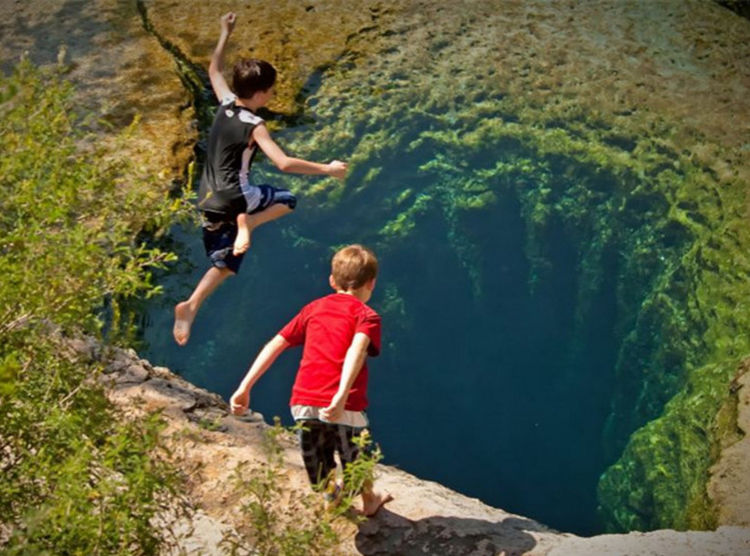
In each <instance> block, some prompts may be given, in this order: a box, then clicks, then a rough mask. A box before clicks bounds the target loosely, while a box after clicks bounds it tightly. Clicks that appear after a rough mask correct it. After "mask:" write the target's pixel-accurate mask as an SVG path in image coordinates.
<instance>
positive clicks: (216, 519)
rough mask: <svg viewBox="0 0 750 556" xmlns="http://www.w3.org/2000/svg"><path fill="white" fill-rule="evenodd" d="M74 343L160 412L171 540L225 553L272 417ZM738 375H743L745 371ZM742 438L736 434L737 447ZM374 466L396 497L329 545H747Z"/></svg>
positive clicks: (742, 535) (408, 548)
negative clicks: (580, 515)
mask: <svg viewBox="0 0 750 556" xmlns="http://www.w3.org/2000/svg"><path fill="white" fill-rule="evenodd" d="M75 343H76V348H77V350H78V351H80V352H82V353H84V354H85V355H86V356H87V357H90V358H92V359H95V360H98V361H101V362H102V363H103V367H104V373H103V375H102V376H101V380H102V381H103V382H104V383H105V384H106V385H107V387H108V389H109V392H110V398H111V400H112V401H113V402H114V403H115V404H116V405H117V406H119V407H120V408H122V410H123V412H124V414H125V415H129V416H136V415H145V414H150V413H155V412H159V413H160V414H161V415H162V417H163V419H164V421H165V425H166V426H165V428H164V431H163V435H164V438H165V441H166V444H167V447H168V449H169V452H170V454H171V456H170V457H171V458H172V460H173V462H174V463H175V464H176V465H177V466H178V467H179V468H180V469H182V470H184V473H185V477H186V490H185V492H184V493H183V495H184V496H185V497H186V499H188V500H189V503H190V505H191V506H192V507H193V508H194V511H193V512H191V515H190V517H182V518H179V519H177V518H172V522H171V523H172V529H173V531H174V532H175V533H176V536H177V539H178V543H177V544H178V546H177V548H175V549H174V550H175V553H189V554H224V553H229V549H228V548H227V549H225V548H224V545H222V540H223V539H226V538H227V537H228V536H229V535H239V538H242V534H243V533H242V532H243V530H246V529H247V519H248V518H247V517H246V514H244V513H243V511H241V508H242V505H243V504H244V503H246V501H247V497H246V496H243V495H241V494H239V493H238V492H236V490H237V487H236V482H235V481H236V476H235V470H237V469H240V468H243V469H249V470H251V471H252V470H253V469H256V470H257V469H260V468H262V467H263V466H264V465H267V460H266V456H265V454H264V450H263V448H262V446H263V437H264V434H263V432H264V430H267V428H268V427H269V425H267V424H266V423H265V422H264V420H263V418H262V416H261V415H260V414H258V413H253V414H251V415H249V416H247V417H243V418H237V417H233V416H232V415H230V414H229V412H228V407H227V404H226V402H225V401H224V400H223V399H222V398H221V397H219V396H218V395H216V394H213V393H211V392H208V391H206V390H203V389H201V388H198V387H196V386H194V385H193V384H190V383H189V382H187V381H185V380H183V379H182V378H180V377H179V376H177V375H175V374H174V373H172V372H171V371H170V370H169V369H166V368H164V367H155V366H152V365H151V364H150V363H149V362H148V361H146V360H144V359H141V358H140V357H139V356H138V354H137V353H136V352H135V351H133V350H121V349H116V348H103V347H102V346H101V345H100V344H98V343H97V342H95V341H93V340H78V341H76V342H75ZM742 376H743V377H745V378H747V374H744V375H742ZM738 388H739V389H740V390H741V392H742V394H743V395H744V396H745V397H741V403H740V413H741V414H743V413H744V414H745V417H746V416H747V413H748V409H749V408H750V403H748V402H749V400H748V399H747V398H750V395H747V394H748V393H750V388H748V387H747V385H746V384H740V385H738ZM743 402H744V404H743ZM280 443H281V446H282V452H283V466H282V473H281V474H280V476H279V480H281V481H283V483H284V484H283V487H282V492H283V493H284V495H283V496H281V497H280V498H279V500H278V510H279V511H278V516H280V517H279V518H280V519H290V520H299V519H300V512H310V511H311V510H310V508H303V507H302V506H304V504H303V505H302V506H300V505H299V502H300V501H301V500H304V498H305V496H306V495H307V494H308V493H309V489H308V486H307V479H306V475H305V472H304V469H303V468H302V465H301V462H300V458H299V455H298V453H297V450H296V447H295V444H294V439H293V437H292V436H291V435H287V436H283V437H282V438H281V441H280ZM747 443H748V442H745V444H747ZM741 447H742V446H740V444H739V443H738V445H737V447H736V449H740V448H741ZM744 448H745V449H747V446H744ZM377 475H378V479H377V480H378V484H379V485H380V486H382V487H383V488H385V489H387V490H388V491H389V492H391V493H392V494H393V496H394V498H395V499H394V500H393V501H392V502H391V503H389V504H388V506H387V507H386V508H385V509H383V510H381V511H380V512H379V513H378V515H377V516H376V517H374V518H371V519H369V520H367V521H364V522H361V523H355V522H354V521H348V520H345V519H341V521H342V522H343V523H342V524H341V526H340V529H339V531H338V532H339V537H340V538H341V539H342V541H341V544H340V545H339V546H338V548H337V550H336V552H338V553H342V554H389V555H393V554H441V555H460V554H472V555H499V554H505V555H521V554H529V555H540V556H541V555H565V554H576V555H586V554H591V555H593V554H596V555H601V554H659V555H662V554H663V555H675V556H677V555H680V556H684V555H691V554H696V555H698V554H700V555H709V554H717V555H718V554H721V555H728V554H747V553H750V527H747V526H722V527H719V528H718V529H717V530H716V531H705V532H698V531H690V532H679V531H673V530H661V531H652V532H649V533H638V532H636V533H630V534H624V535H600V536H595V537H591V538H582V537H578V536H575V535H572V534H568V533H561V532H558V531H555V530H553V529H550V528H549V527H546V526H544V525H542V524H541V523H538V522H536V521H534V520H533V519H530V518H527V517H522V516H519V515H514V514H511V513H508V512H505V511H503V510H501V509H498V508H493V507H490V506H487V505H486V504H483V503H482V502H481V501H479V500H477V499H475V498H469V497H466V496H463V495H461V494H459V493H457V492H454V491H451V490H450V489H448V488H445V487H443V486H441V485H439V484H436V483H434V482H430V481H424V480H421V479H419V478H418V477H415V476H413V475H410V474H409V473H405V472H404V471H401V470H398V469H395V468H393V467H389V466H385V465H379V466H378V468H377ZM529 488H533V485H529ZM745 498H746V497H745ZM574 503H575V501H571V504H574ZM738 511H740V512H741V511H742V509H739V510H738ZM235 538H237V537H235Z"/></svg>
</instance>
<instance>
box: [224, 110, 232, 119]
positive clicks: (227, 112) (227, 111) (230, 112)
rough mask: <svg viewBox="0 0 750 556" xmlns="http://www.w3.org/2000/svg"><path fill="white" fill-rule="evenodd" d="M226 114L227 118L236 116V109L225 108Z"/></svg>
mask: <svg viewBox="0 0 750 556" xmlns="http://www.w3.org/2000/svg"><path fill="white" fill-rule="evenodd" d="M224 114H226V115H227V118H231V117H232V116H234V110H224Z"/></svg>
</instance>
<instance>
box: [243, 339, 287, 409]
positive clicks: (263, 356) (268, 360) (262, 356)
mask: <svg viewBox="0 0 750 556" xmlns="http://www.w3.org/2000/svg"><path fill="white" fill-rule="evenodd" d="M287 347H289V342H287V341H286V339H285V338H284V336H281V335H280V334H276V336H274V337H273V339H271V341H270V342H268V343H267V344H266V345H265V346H263V349H262V350H260V353H259V354H258V356H257V357H256V358H255V361H253V364H252V365H251V366H250V369H249V370H248V371H247V374H246V375H245V378H243V379H242V382H241V383H240V385H239V386H238V387H237V390H235V392H234V394H232V397H231V399H230V400H229V405H230V406H231V408H232V413H234V414H235V415H242V414H243V413H245V411H247V408H248V407H249V406H250V390H251V389H252V387H253V386H254V385H255V383H256V382H258V379H259V378H260V377H261V376H263V373H265V372H266V371H267V370H268V368H269V367H270V366H271V365H272V364H273V362H274V361H276V358H277V357H278V356H279V354H280V353H281V352H282V351H284V350H285V349H286V348H287Z"/></svg>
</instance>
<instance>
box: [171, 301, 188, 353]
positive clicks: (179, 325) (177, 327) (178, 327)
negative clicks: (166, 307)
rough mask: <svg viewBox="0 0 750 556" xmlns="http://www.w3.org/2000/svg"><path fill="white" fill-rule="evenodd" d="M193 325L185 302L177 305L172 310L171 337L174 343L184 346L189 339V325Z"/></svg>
mask: <svg viewBox="0 0 750 556" xmlns="http://www.w3.org/2000/svg"><path fill="white" fill-rule="evenodd" d="M192 323H193V315H192V314H191V313H190V308H189V307H188V304H187V303H185V302H182V303H178V304H177V305H175V308H174V327H173V328H172V335H173V336H174V341H175V342H177V343H178V344H179V345H181V346H184V345H185V344H187V342H188V339H189V338H190V325H191V324H192Z"/></svg>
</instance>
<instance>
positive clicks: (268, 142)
mask: <svg viewBox="0 0 750 556" xmlns="http://www.w3.org/2000/svg"><path fill="white" fill-rule="evenodd" d="M253 140H254V141H255V142H256V143H257V144H258V146H259V147H260V148H261V150H262V151H263V152H264V153H266V156H268V158H270V159H271V162H273V163H274V164H275V165H276V167H277V168H278V169H279V170H281V171H282V172H291V173H293V174H311V175H326V176H333V177H334V178H338V179H340V180H342V179H344V178H345V177H346V170H347V164H346V162H341V161H340V160H334V161H332V162H329V163H328V164H319V163H317V162H310V161H308V160H303V159H301V158H293V157H291V156H287V155H286V153H284V151H282V150H281V147H279V146H278V145H277V144H276V141H274V140H273V139H271V134H270V133H269V132H268V129H267V128H266V126H265V125H259V126H255V129H253Z"/></svg>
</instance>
